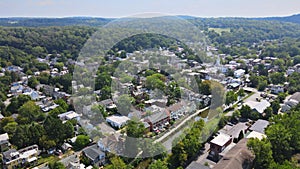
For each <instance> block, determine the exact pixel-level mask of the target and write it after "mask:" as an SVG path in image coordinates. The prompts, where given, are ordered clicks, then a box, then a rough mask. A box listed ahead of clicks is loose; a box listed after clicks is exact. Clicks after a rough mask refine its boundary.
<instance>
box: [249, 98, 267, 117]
mask: <svg viewBox="0 0 300 169" xmlns="http://www.w3.org/2000/svg"><path fill="white" fill-rule="evenodd" d="M245 105H248V106H249V107H250V108H251V109H252V110H256V111H257V112H259V113H260V114H261V113H263V112H264V111H265V109H266V108H268V107H269V106H270V105H271V104H270V102H268V101H267V100H262V101H260V102H257V101H248V102H246V103H245Z"/></svg>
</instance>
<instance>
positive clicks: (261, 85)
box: [257, 80, 268, 91]
mask: <svg viewBox="0 0 300 169" xmlns="http://www.w3.org/2000/svg"><path fill="white" fill-rule="evenodd" d="M267 86H268V82H267V81H266V80H263V81H260V82H259V83H258V86H257V89H258V91H264V90H265V89H266V87H267Z"/></svg>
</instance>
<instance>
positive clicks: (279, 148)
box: [266, 123, 294, 163]
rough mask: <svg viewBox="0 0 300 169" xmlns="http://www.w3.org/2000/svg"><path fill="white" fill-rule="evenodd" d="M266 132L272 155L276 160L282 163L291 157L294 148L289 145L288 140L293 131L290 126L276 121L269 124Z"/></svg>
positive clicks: (289, 140) (290, 138)
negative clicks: (273, 123)
mask: <svg viewBox="0 0 300 169" xmlns="http://www.w3.org/2000/svg"><path fill="white" fill-rule="evenodd" d="M266 134H267V136H268V139H269V140H270V142H271V144H272V150H273V157H274V160H275V161H276V162H279V163H282V162H284V161H285V160H286V159H290V158H291V157H292V152H293V150H294V148H293V147H291V146H290V142H291V140H292V137H293V134H294V133H292V132H291V129H290V128H287V127H285V126H284V125H283V124H280V123H278V124H275V125H271V126H269V127H268V129H267V130H266Z"/></svg>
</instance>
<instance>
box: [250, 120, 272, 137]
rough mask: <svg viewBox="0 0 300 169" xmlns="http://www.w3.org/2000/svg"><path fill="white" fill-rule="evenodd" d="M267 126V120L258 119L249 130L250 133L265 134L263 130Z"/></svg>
mask: <svg viewBox="0 0 300 169" xmlns="http://www.w3.org/2000/svg"><path fill="white" fill-rule="evenodd" d="M268 125H269V122H268V121H267V120H262V119H259V120H257V121H256V122H255V123H254V124H253V125H252V126H251V128H250V130H252V131H257V132H259V133H263V134H264V133H265V128H266V127H267V126H268Z"/></svg>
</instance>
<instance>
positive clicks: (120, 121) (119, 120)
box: [106, 115, 130, 124]
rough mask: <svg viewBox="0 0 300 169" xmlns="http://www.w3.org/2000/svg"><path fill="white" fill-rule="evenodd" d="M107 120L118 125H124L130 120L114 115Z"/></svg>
mask: <svg viewBox="0 0 300 169" xmlns="http://www.w3.org/2000/svg"><path fill="white" fill-rule="evenodd" d="M106 120H108V121H111V122H114V123H117V124H123V123H126V122H127V121H128V120H130V119H129V118H128V117H127V116H117V115H112V116H109V117H107V118H106Z"/></svg>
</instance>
